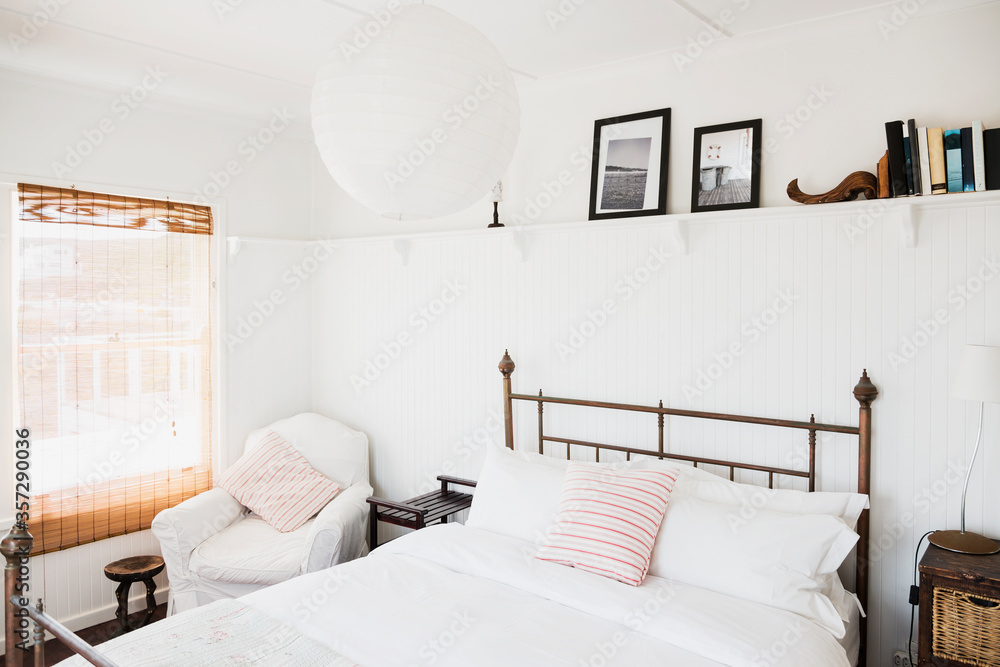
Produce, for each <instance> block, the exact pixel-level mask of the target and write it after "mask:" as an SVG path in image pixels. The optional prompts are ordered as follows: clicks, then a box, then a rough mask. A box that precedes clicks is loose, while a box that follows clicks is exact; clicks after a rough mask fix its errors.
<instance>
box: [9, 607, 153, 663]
mask: <svg viewBox="0 0 1000 667" xmlns="http://www.w3.org/2000/svg"><path fill="white" fill-rule="evenodd" d="M144 613H146V612H145V611H140V612H136V613H134V614H132V616H131V617H130V619H131V620H133V621H134V620H135V619H137V618H138V617H139V614H144ZM166 616H167V605H166V604H161V605H159V606H158V607H157V608H156V613H154V614H153V618H152V619H151V620H150V621H149V622H150V623H155V622H156V621H159V620H160V619H162V618H166ZM117 627H118V620H117V619H116V620H113V621H108V622H107V623H101V624H100V625H95V626H93V627H90V628H87V629H85V630H80V631H78V632H77V633H76V634H78V635H80V637H81V638H82V639H83V640H84V641H85V642H87V643H88V644H90V645H91V646H94V645H96V644H101V643H103V642H106V641H108V640H109V639H111V633H112V632H114V631H115V629H116V628H117ZM71 655H73V652H72V651H70V650H69V649H68V648H66V647H65V646H64V645H63V643H62V642H61V641H59V640H58V639H50V640H49V641H47V642H45V665H46V667H48V665H54V664H56V663H57V662H59V661H60V660H65V659H66V658H68V657H70V656H71ZM33 660H34V655H33V654H32V653H28V654H26V655H25V659H24V661H23V662H24V664H25V665H33V664H34V662H33ZM4 666H5V660H4V658H3V656H0V667H4Z"/></svg>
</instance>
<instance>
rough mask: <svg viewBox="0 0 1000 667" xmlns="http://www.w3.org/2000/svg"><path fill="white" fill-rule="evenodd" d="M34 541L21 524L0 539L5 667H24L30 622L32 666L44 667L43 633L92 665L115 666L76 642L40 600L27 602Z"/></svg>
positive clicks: (25, 527)
mask: <svg viewBox="0 0 1000 667" xmlns="http://www.w3.org/2000/svg"><path fill="white" fill-rule="evenodd" d="M33 545H34V538H32V537H31V533H29V532H28V527H27V526H26V525H24V524H23V523H21V522H18V523H15V524H14V525H13V526H12V527H11V529H10V531H8V532H7V535H6V536H4V538H3V540H0V553H2V554H3V556H4V558H5V559H6V563H5V565H4V568H3V574H4V577H3V581H4V600H5V602H4V629H5V633H4V634H5V639H4V641H5V644H4V660H5V663H4V664H6V665H7V667H27V663H28V660H27V658H28V651H27V647H28V635H29V630H28V628H29V626H31V624H32V623H34V628H33V629H32V631H31V633H30V634H31V635H32V640H33V644H34V646H33V650H32V653H33V656H34V660H33V663H34V666H35V667H44V665H45V631H46V630H48V631H49V632H51V633H52V634H53V635H55V637H56V638H57V639H59V640H60V641H61V642H62V643H63V644H65V645H66V646H68V647H69V648H70V649H72V650H73V652H74V653H77V654H78V655H80V656H82V657H83V659H84V660H86V661H87V662H89V663H90V664H92V665H99V666H100V667H117V665H116V664H115V663H114V662H112V661H111V660H109V659H108V658H106V657H105V656H103V655H101V654H100V653H99V652H98V651H97V649H95V648H94V647H92V646H91V645H90V644H88V643H87V642H85V641H83V640H82V639H80V638H79V637H78V636H77V635H75V634H74V633H73V632H72V631H71V630H70V629H69V628H67V627H66V626H64V625H63V624H62V623H60V622H59V621H57V620H56V619H54V618H52V617H51V616H49V615H48V614H46V613H45V610H44V607H43V604H42V600H41V598H39V599H38V603H37V605H36V606H35V607H34V608H32V606H31V602H30V600H29V599H28V596H27V593H28V585H27V583H25V579H26V577H25V576H24V575H26V574H27V568H28V556H29V554H31V547H32V546H33Z"/></svg>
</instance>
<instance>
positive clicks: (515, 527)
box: [465, 445, 568, 543]
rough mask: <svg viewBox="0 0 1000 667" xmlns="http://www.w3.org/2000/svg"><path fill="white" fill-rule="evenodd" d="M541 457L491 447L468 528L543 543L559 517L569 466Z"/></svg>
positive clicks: (466, 523)
mask: <svg viewBox="0 0 1000 667" xmlns="http://www.w3.org/2000/svg"><path fill="white" fill-rule="evenodd" d="M532 457H534V458H535V460H531V459H532ZM538 457H540V455H539V454H534V455H526V454H523V453H520V452H513V451H511V450H510V449H507V448H506V447H501V446H498V445H490V446H489V447H488V448H487V450H486V462H485V463H484V464H483V469H482V472H480V473H479V480H478V481H477V482H476V492H475V493H474V494H473V495H472V508H471V509H470V510H469V518H468V519H467V520H466V522H465V525H467V526H471V527H473V528H481V529H483V530H488V531H491V532H494V533H500V534H501V535H507V536H509V537H516V538H517V539H519V540H524V541H525V542H535V543H541V542H542V541H543V540H544V539H545V533H546V531H547V530H548V529H549V526H551V525H552V522H553V521H554V520H555V517H556V511H557V508H558V506H559V493H560V490H561V489H562V483H563V480H564V479H565V478H566V467H565V466H560V465H548V464H542V463H539V462H538V460H537V458H538ZM550 460H552V461H555V462H558V460H557V459H551V457H550ZM567 465H568V464H567Z"/></svg>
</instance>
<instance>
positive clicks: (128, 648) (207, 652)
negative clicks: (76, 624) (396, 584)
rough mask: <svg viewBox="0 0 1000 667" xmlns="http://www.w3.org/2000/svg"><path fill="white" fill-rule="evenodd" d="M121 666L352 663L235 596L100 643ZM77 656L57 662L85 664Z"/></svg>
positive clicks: (65, 666) (333, 666)
mask: <svg viewBox="0 0 1000 667" xmlns="http://www.w3.org/2000/svg"><path fill="white" fill-rule="evenodd" d="M98 648H99V650H100V652H101V653H102V654H103V655H105V656H107V657H108V658H110V659H111V660H113V661H114V662H115V664H117V665H121V667H174V666H178V667H179V666H180V665H183V666H184V667H222V666H226V667H252V666H254V665H257V666H259V667H357V666H356V665H355V664H354V663H353V662H350V661H348V660H347V659H345V658H344V657H343V656H341V655H337V653H335V652H334V651H331V650H330V649H329V648H328V647H326V646H323V645H322V644H321V643H318V642H314V641H312V640H310V639H309V638H308V637H304V636H303V635H302V634H300V633H298V632H296V631H295V630H294V629H293V628H291V627H289V626H288V625H286V624H284V623H280V622H278V621H276V620H275V619H274V617H273V616H271V615H269V614H261V613H260V612H258V611H257V610H255V609H253V608H251V607H248V606H247V605H245V604H243V603H242V602H240V601H239V600H217V601H215V602H213V603H211V604H208V605H205V606H203V607H198V608H197V609H192V610H190V611H188V612H186V613H184V614H178V615H176V616H171V617H170V618H166V619H164V620H162V621H158V622H156V623H153V624H152V625H150V626H148V627H145V628H142V629H141V630H136V631H134V632H130V633H128V634H125V635H122V636H121V637H117V638H115V639H112V640H111V641H108V642H105V643H104V644H101V645H100V646H99V647H98ZM89 664H90V663H89V662H87V661H86V660H84V659H83V658H81V657H80V656H78V655H74V656H73V657H72V658H67V659H66V660H64V661H62V662H60V663H59V667H86V665H89Z"/></svg>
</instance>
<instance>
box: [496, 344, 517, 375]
mask: <svg viewBox="0 0 1000 667" xmlns="http://www.w3.org/2000/svg"><path fill="white" fill-rule="evenodd" d="M497 368H499V369H500V372H501V373H502V374H503V376H504V377H510V374H511V373H513V372H514V360H513V359H511V358H510V354H509V353H508V352H507V350H504V351H503V358H502V359H500V365H499V366H498V367H497Z"/></svg>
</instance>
